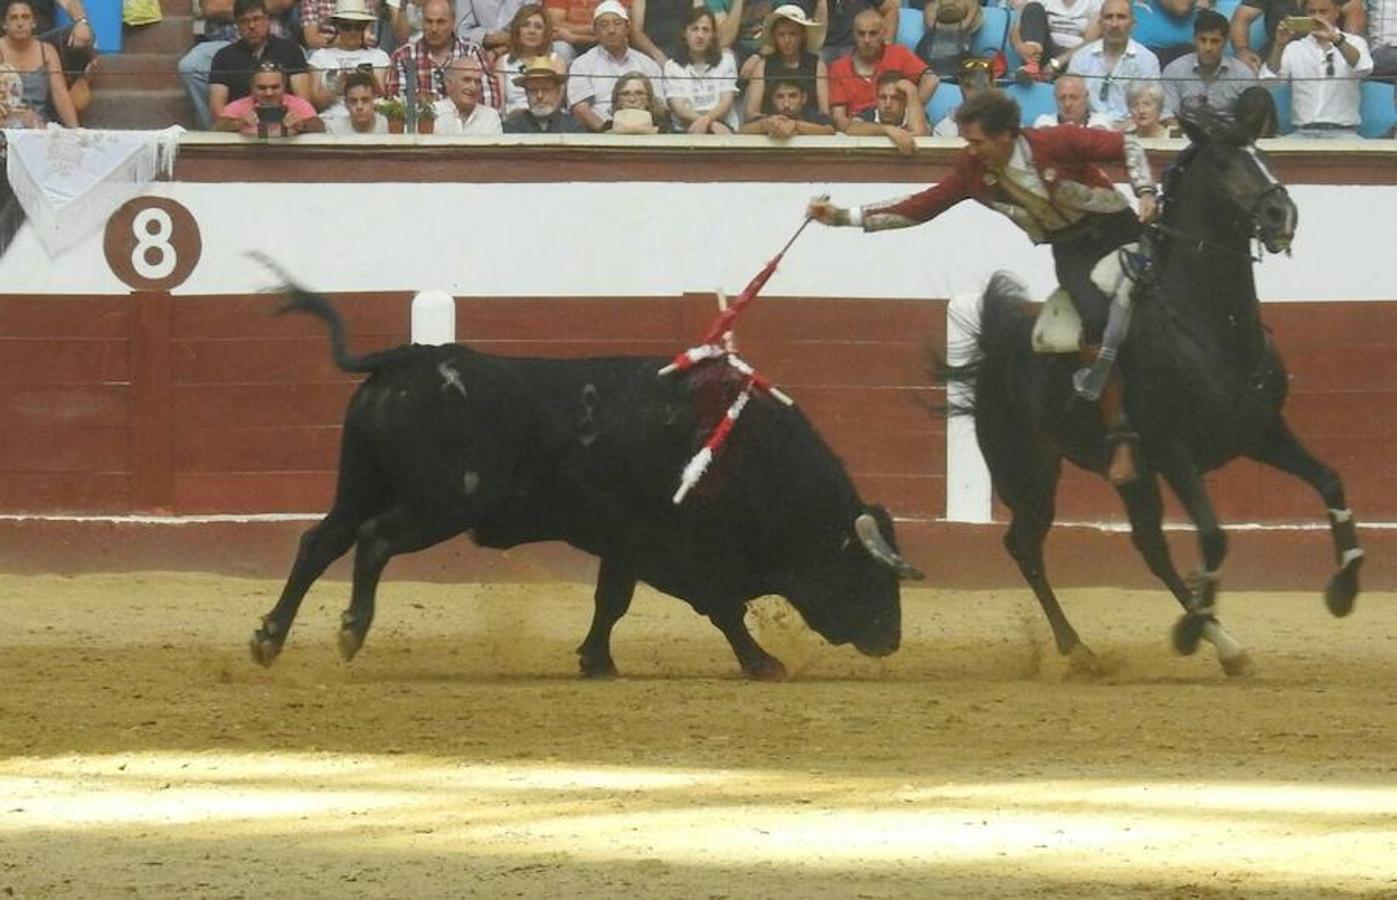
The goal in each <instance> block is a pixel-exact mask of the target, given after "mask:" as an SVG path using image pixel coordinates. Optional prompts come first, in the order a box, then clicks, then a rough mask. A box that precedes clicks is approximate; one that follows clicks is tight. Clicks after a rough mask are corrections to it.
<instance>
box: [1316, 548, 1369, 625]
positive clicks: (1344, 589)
mask: <svg viewBox="0 0 1397 900" xmlns="http://www.w3.org/2000/svg"><path fill="white" fill-rule="evenodd" d="M1362 565H1363V557H1361V556H1355V557H1354V558H1353V559H1350V560H1349V561H1348V562H1347V563H1345V564H1344V567H1343V568H1342V569H1340V570H1339V571H1337V572H1335V573H1334V577H1332V578H1330V579H1329V585H1328V586H1327V587H1326V588H1325V589H1324V605H1325V606H1327V607H1328V608H1329V612H1330V613H1331V614H1332V615H1334V616H1336V617H1338V618H1343V617H1344V616H1346V615H1348V614H1349V613H1351V612H1353V602H1354V600H1356V599H1357V598H1358V569H1359V567H1360V566H1362Z"/></svg>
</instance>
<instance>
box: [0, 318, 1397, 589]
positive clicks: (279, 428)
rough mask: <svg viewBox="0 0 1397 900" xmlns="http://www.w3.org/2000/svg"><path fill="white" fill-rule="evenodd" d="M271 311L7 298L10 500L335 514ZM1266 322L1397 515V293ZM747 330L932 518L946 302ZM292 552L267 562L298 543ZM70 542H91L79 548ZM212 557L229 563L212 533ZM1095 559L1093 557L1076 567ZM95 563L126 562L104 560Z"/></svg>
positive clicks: (322, 386) (1250, 482)
mask: <svg viewBox="0 0 1397 900" xmlns="http://www.w3.org/2000/svg"><path fill="white" fill-rule="evenodd" d="M336 300H337V302H338V303H339V305H340V308H341V309H342V311H343V312H344V314H345V316H346V319H347V321H348V323H349V333H350V337H351V342H352V345H353V346H354V347H355V348H356V349H357V350H361V351H362V350H369V349H374V348H379V347H384V346H389V345H392V344H395V343H398V342H400V341H402V340H405V339H406V336H407V328H408V302H409V297H408V295H407V294H359V295H345V296H340V297H337V298H336ZM275 303H276V298H274V297H269V296H266V295H253V296H232V297H227V296H220V297H191V296H181V297H175V298H171V297H169V296H168V295H158V294H136V295H132V296H130V297H111V296H92V297H53V296H51V297H41V298H35V297H15V296H0V379H3V382H4V383H5V384H6V385H7V386H8V390H7V391H6V392H5V394H4V398H3V400H0V433H2V434H4V435H5V436H6V437H5V439H4V440H3V441H0V513H9V514H40V515H53V514H78V515H92V514H117V515H120V514H128V513H162V514H174V515H190V514H205V513H268V512H297V513H316V512H318V511H321V510H323V509H325V508H327V507H328V505H329V502H330V498H331V494H332V490H333V482H334V475H335V471H334V470H335V464H336V453H337V446H338V438H339V434H338V427H339V422H340V418H341V415H342V412H343V408H344V404H345V402H346V400H347V398H348V396H349V394H350V392H351V391H352V390H353V387H354V381H353V380H352V379H349V378H346V377H344V376H343V375H342V374H341V373H339V372H338V371H337V370H336V369H335V368H334V367H333V365H332V364H331V363H330V360H329V354H328V342H327V341H326V338H325V335H324V333H323V330H322V329H321V328H320V326H319V324H318V323H316V322H315V321H313V320H309V319H306V318H296V317H293V318H285V319H281V318H274V317H271V316H270V311H271V309H272V308H273V307H274V305H275ZM713 312H714V305H713V299H712V298H711V297H709V296H702V295H689V296H685V297H674V298H651V299H604V298H603V299H595V298H592V299H551V298H550V299H488V298H478V299H469V300H462V301H460V303H459V305H458V315H457V321H458V335H459V336H460V338H461V339H462V340H465V341H469V342H470V343H471V344H472V345H474V346H476V347H477V348H479V349H482V350H486V351H489V352H497V353H504V354H542V355H556V356H576V355H584V354H596V353H653V354H660V355H669V354H672V353H674V352H675V351H677V350H679V349H682V348H683V347H685V346H687V345H688V344H689V343H690V342H691V341H692V340H694V339H695V337H696V336H697V335H699V334H700V333H701V332H702V331H703V330H704V328H705V327H706V326H707V324H708V323H709V321H710V320H711V317H712V314H713ZM1265 318H1266V321H1267V322H1268V324H1269V325H1270V326H1271V327H1272V328H1273V329H1274V332H1275V335H1276V339H1277V341H1278V343H1279V345H1280V346H1281V347H1282V348H1283V349H1284V352H1285V355H1286V359H1287V362H1288V364H1289V366H1290V369H1291V373H1292V399H1291V401H1290V406H1289V408H1288V415H1289V417H1290V420H1291V422H1292V425H1293V427H1294V429H1295V430H1296V432H1297V433H1298V434H1300V435H1301V436H1302V437H1303V439H1304V440H1305V441H1306V442H1307V444H1308V445H1309V446H1310V447H1311V449H1312V450H1313V451H1314V452H1315V453H1316V454H1318V455H1319V456H1321V457H1322V458H1324V459H1325V460H1327V461H1328V462H1330V463H1331V464H1332V465H1334V466H1336V467H1337V468H1338V469H1339V470H1340V471H1341V472H1342V474H1343V475H1344V477H1345V480H1346V483H1347V485H1348V489H1349V497H1350V501H1351V504H1352V506H1353V507H1354V508H1355V510H1356V511H1357V513H1358V515H1359V518H1360V521H1369V522H1375V521H1386V522H1393V521H1397V463H1395V462H1394V461H1393V454H1392V453H1391V452H1390V449H1389V448H1390V447H1392V446H1393V445H1394V440H1395V439H1397V414H1394V410H1397V403H1394V400H1397V354H1395V353H1394V349H1397V348H1394V343H1397V327H1394V325H1397V303H1339V302H1326V303H1296V304H1274V305H1268V306H1267V307H1266V309H1265ZM739 336H740V339H741V342H742V349H743V352H744V355H746V356H747V357H749V358H750V359H752V360H753V361H755V362H756V363H758V364H759V365H760V366H761V367H762V369H763V371H765V372H766V373H768V374H769V375H771V376H772V377H774V378H775V379H776V380H777V381H778V382H779V383H781V384H782V385H783V386H785V387H787V388H788V389H789V390H790V391H791V392H792V393H793V394H794V395H795V396H796V398H797V399H798V401H799V402H800V403H801V404H802V405H803V406H804V408H805V409H806V411H807V413H808V414H809V415H810V416H811V418H812V419H813V420H814V422H815V423H816V425H817V427H819V428H820V430H821V431H822V433H823V434H824V435H825V436H826V438H827V439H828V440H829V441H830V443H831V444H832V445H833V446H834V448H835V449H836V451H837V452H838V453H839V454H840V455H841V456H842V457H843V458H844V459H845V461H846V463H847V464H848V466H849V468H850V470H851V472H852V473H853V474H854V476H855V478H856V480H857V481H858V482H859V484H860V486H861V489H862V491H863V492H864V494H865V496H867V497H868V498H870V499H875V500H879V501H881V502H883V503H885V504H886V505H888V506H889V507H890V508H891V509H892V510H893V511H894V513H895V514H896V515H898V516H900V517H903V518H909V519H920V520H927V519H934V518H936V517H937V516H939V515H941V514H942V512H943V510H944V505H945V427H944V423H943V422H942V421H940V420H939V419H937V418H935V417H934V416H932V415H930V414H929V413H928V412H927V411H926V409H925V407H926V405H927V404H929V403H935V402H937V401H939V400H940V398H941V393H940V391H939V389H937V388H936V387H935V386H933V385H932V384H931V383H930V379H929V377H928V368H927V362H928V353H929V351H931V350H932V349H934V348H939V347H941V346H942V345H943V344H944V304H943V303H941V302H933V301H905V300H886V301H874V300H859V301H839V300H812V299H793V298H763V300H762V301H761V303H759V304H757V305H755V306H754V307H753V308H752V310H751V312H750V313H749V314H748V315H747V316H746V317H744V320H743V322H742V325H741V328H740V334H739ZM1213 486H1214V489H1215V498H1216V500H1217V504H1218V507H1219V510H1220V512H1221V514H1222V516H1223V518H1224V520H1225V521H1230V522H1242V521H1247V522H1318V521H1322V515H1323V510H1322V508H1321V506H1320V504H1319V501H1318V499H1317V498H1316V497H1314V496H1313V495H1312V494H1311V493H1310V491H1309V490H1308V488H1306V487H1305V486H1303V485H1301V484H1299V483H1298V482H1296V481H1294V480H1292V479H1289V478H1287V477H1285V476H1282V475H1279V474H1277V473H1273V472H1270V471H1267V470H1264V469H1262V468H1261V467H1259V466H1256V465H1253V464H1250V463H1245V462H1238V463H1234V464H1233V465H1231V466H1229V467H1228V468H1227V469H1226V470H1224V471H1223V472H1221V473H1218V474H1216V475H1214V476H1213ZM1059 511H1060V518H1062V519H1065V520H1077V521H1083V520H1089V521H1099V520H1114V521H1119V520H1120V513H1119V506H1118V503H1117V501H1116V498H1115V496H1114V494H1113V493H1112V492H1111V491H1110V490H1109V489H1108V488H1107V487H1106V486H1105V485H1104V484H1102V483H1101V482H1099V481H1098V480H1097V479H1094V478H1091V477H1088V476H1085V475H1083V474H1081V473H1079V472H1075V471H1068V472H1067V473H1066V475H1065V477H1064V482H1063V490H1062V492H1061V495H1060V501H1059ZM1174 517H1175V518H1176V519H1177V518H1178V517H1177V514H1175V516H1174ZM6 527H7V528H10V529H20V530H18V531H13V533H12V534H11V537H12V542H11V543H10V545H9V546H10V549H11V551H12V552H9V553H6V554H5V557H6V559H5V560H4V562H3V564H4V565H5V566H6V568H9V569H12V570H14V569H23V568H27V566H28V563H27V562H26V558H32V559H41V558H47V555H46V554H45V553H43V552H42V549H41V547H40V545H41V544H42V543H43V542H44V541H46V540H50V539H53V540H57V542H58V543H57V545H58V546H62V544H63V541H64V540H66V539H64V538H53V537H52V535H48V536H44V535H46V533H45V532H42V531H40V532H35V531H34V530H33V529H34V527H35V526H34V525H33V524H32V523H31V524H23V523H20V524H16V523H10V524H8V525H7V526H6ZM244 527H246V526H244ZM300 527H301V526H281V525H278V526H276V527H275V528H273V531H275V532H276V533H277V535H278V537H277V538H276V540H277V541H280V540H281V539H282V538H284V537H286V536H285V535H282V534H281V532H282V531H288V533H289V532H290V531H298V530H299V528H300ZM910 527H912V526H910V525H909V526H905V528H910ZM918 527H923V528H924V529H930V530H924V531H923V532H921V533H920V534H921V536H920V537H917V538H915V540H919V541H923V540H924V541H925V542H926V550H927V552H928V553H934V554H935V555H936V556H938V557H940V556H941V555H942V554H943V553H944V551H945V549H946V548H945V543H946V541H948V540H952V541H953V542H954V543H956V544H957V545H959V544H961V543H964V542H967V541H968V542H969V543H966V544H965V546H966V547H968V548H975V550H974V552H975V554H976V559H974V560H972V559H969V558H961V559H960V560H958V561H957V565H959V566H962V567H964V568H965V569H966V571H967V572H973V571H975V570H976V569H977V566H979V565H980V563H981V560H980V558H979V557H980V556H982V555H985V554H989V555H992V557H993V560H994V561H993V563H988V562H987V563H985V565H986V566H987V568H985V571H987V572H991V571H993V572H1001V570H1002V569H1003V568H1004V567H1003V565H1002V563H1001V562H1000V560H999V556H1000V552H999V550H998V546H997V540H998V539H997V537H993V534H995V533H997V531H998V529H992V530H990V531H982V530H975V529H959V530H958V529H949V530H945V527H944V526H937V527H935V528H933V527H932V526H929V525H928V526H918ZM25 529H27V530H25ZM254 530H255V529H254ZM264 531H265V529H264ZM21 532H22V533H21ZM96 533H98V534H100V533H102V532H101V531H100V529H99V531H98V532H96ZM173 533H174V532H168V533H167V535H168V534H173ZM1064 533H1066V532H1064ZM92 534H93V532H91V530H90V528H89V529H88V530H87V531H86V532H85V533H84V534H82V535H77V534H76V532H75V535H76V536H74V537H72V541H73V544H72V547H73V552H72V553H68V554H59V555H58V556H57V557H54V560H55V563H56V564H57V563H60V562H61V561H62V560H64V559H66V560H67V564H68V565H69V566H70V567H73V568H77V569H81V568H86V567H89V566H90V564H91V563H92V562H93V561H94V560H98V559H102V558H103V551H102V550H101V547H102V546H103V541H102V540H100V539H95V538H93V537H92ZM181 534H184V532H181ZM247 534H249V535H251V534H252V532H251V531H248V532H247ZM952 534H955V535H957V536H956V537H954V538H948V535H952ZM986 535H989V536H988V537H987V536H986ZM1091 535H1096V533H1095V532H1082V534H1081V535H1079V536H1076V537H1071V536H1069V537H1066V538H1063V539H1062V542H1063V543H1064V544H1066V545H1069V546H1078V545H1080V546H1082V547H1086V548H1090V547H1092V546H1094V545H1095V543H1096V542H1100V541H1104V542H1106V545H1108V546H1109V545H1111V543H1112V542H1120V541H1122V540H1123V539H1121V538H1119V536H1099V535H1097V536H1095V537H1093V536H1091ZM1374 537H1375V538H1380V537H1381V535H1380V534H1379V535H1375V536H1374ZM287 539H288V540H291V541H292V542H294V539H293V538H287ZM133 540H134V541H135V542H134V543H131V541H133ZM142 540H144V539H143V538H142V539H135V538H132V537H131V536H130V535H129V534H123V535H122V536H121V537H120V538H119V539H118V540H117V541H116V546H125V547H126V548H127V549H128V550H129V551H130V552H131V553H133V554H134V558H147V559H148V560H149V561H150V562H151V563H152V564H157V565H159V564H164V563H163V562H162V559H161V555H160V554H158V553H154V554H145V553H144V552H143V551H141V550H140V549H139V548H140V546H141V541H142ZM163 540H165V538H161V539H160V541H163ZM180 540H181V541H182V540H185V538H183V537H181V538H180ZM249 540H252V541H253V542H254V543H255V541H256V540H257V539H256V538H251V537H249ZM1056 540H1058V539H1056V538H1055V541H1056ZM1242 540H1244V541H1250V540H1252V539H1251V538H1242ZM1275 540H1281V539H1279V538H1277V539H1275ZM1295 540H1298V541H1300V543H1301V544H1303V545H1305V546H1309V547H1311V548H1312V549H1308V550H1306V551H1304V552H1305V555H1306V557H1307V561H1306V562H1305V563H1304V565H1303V566H1302V568H1304V569H1305V570H1306V571H1310V570H1311V569H1313V571H1315V572H1318V571H1321V570H1322V569H1323V561H1324V560H1326V559H1327V549H1324V548H1325V547H1326V544H1325V539H1324V538H1323V536H1322V535H1320V534H1317V533H1316V534H1306V535H1305V536H1304V537H1303V538H1296V537H1295V536H1294V534H1291V536H1290V537H1287V538H1284V541H1295ZM160 541H157V543H159V542H160ZM195 542H196V543H198V540H196V541H195ZM176 543H178V541H176ZM291 545H292V544H291V543H288V544H286V548H285V550H284V551H279V552H278V554H276V555H277V556H279V557H286V558H289V554H290V552H291V550H290V548H291ZM982 545H983V546H982ZM1127 546H1128V545H1127ZM1278 546H1279V545H1278ZM1287 546H1288V544H1287ZM21 548H29V549H27V550H21ZM80 548H81V549H82V550H83V552H85V553H88V554H95V556H91V555H90V556H89V557H87V558H85V559H80V558H78V557H77V556H74V555H73V553H75V552H77V550H78V549H80ZM986 548H987V549H986ZM207 549H208V550H209V552H211V553H213V556H214V557H216V556H217V555H218V551H217V548H216V547H214V546H213V545H210V546H209V547H208V548H207ZM981 550H983V554H982V553H981ZM543 552H544V553H545V557H544V558H546V554H547V551H543ZM1127 552H1128V550H1127ZM29 553H33V554H35V555H34V556H32V557H26V555H25V554H29ZM1185 558H1186V559H1187V558H1192V554H1191V553H1190V554H1189V555H1188V556H1187V557H1185ZM987 559H988V557H987ZM1090 559H1091V555H1090V553H1088V554H1087V557H1086V558H1085V559H1084V563H1085V565H1084V566H1083V572H1084V577H1089V575H1086V573H1089V571H1090V568H1091V566H1090ZM105 562H106V563H108V564H110V565H113V566H115V567H117V568H121V567H122V566H120V565H117V562H118V561H117V560H114V559H111V558H109V557H108V558H106V559H105ZM211 562H212V558H211ZM476 567H477V566H476V565H475V564H472V568H476ZM234 568H236V567H234ZM254 568H257V569H258V570H259V571H263V570H265V569H267V568H268V566H266V565H263V564H258V565H257V566H255V567H254ZM452 568H454V566H453V567H452ZM487 568H488V567H487ZM1268 568H1269V571H1271V572H1277V571H1287V569H1286V567H1285V566H1279V567H1277V566H1276V565H1275V561H1274V560H1273V561H1272V562H1271V563H1268V564H1266V565H1262V566H1258V570H1257V574H1258V576H1259V577H1263V579H1264V578H1265V577H1266V570H1267V569H1268ZM1122 571H1123V572H1124V571H1126V570H1122ZM1001 574H1003V573H1002V572H1001ZM1009 574H1010V575H1012V571H1010V572H1009ZM966 577H968V578H970V579H971V580H972V581H973V580H975V577H974V576H971V575H967V576H966ZM1117 577H1121V578H1124V577H1133V576H1127V575H1125V574H1121V575H1118V576H1117Z"/></svg>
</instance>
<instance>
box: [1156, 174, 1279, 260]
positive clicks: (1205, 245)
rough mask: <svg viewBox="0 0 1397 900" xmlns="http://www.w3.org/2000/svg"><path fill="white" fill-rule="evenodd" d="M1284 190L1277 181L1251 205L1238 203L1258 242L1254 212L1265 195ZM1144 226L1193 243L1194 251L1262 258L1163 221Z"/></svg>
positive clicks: (1248, 251)
mask: <svg viewBox="0 0 1397 900" xmlns="http://www.w3.org/2000/svg"><path fill="white" fill-rule="evenodd" d="M1284 190H1285V187H1284V186H1283V185H1281V184H1279V183H1277V184H1273V185H1271V186H1270V187H1268V188H1267V189H1266V190H1264V191H1262V192H1261V193H1260V194H1259V195H1258V196H1257V198H1256V200H1255V201H1253V202H1252V205H1251V206H1250V207H1248V208H1242V207H1241V206H1240V204H1238V208H1241V209H1242V211H1243V212H1244V213H1245V214H1246V217H1247V218H1248V219H1250V220H1251V226H1252V233H1251V237H1252V238H1254V239H1255V240H1256V242H1257V243H1258V244H1259V243H1260V242H1261V237H1260V235H1258V234H1257V232H1258V231H1259V230H1260V226H1259V225H1258V222H1257V219H1258V216H1257V214H1256V211H1257V209H1258V208H1260V206H1261V204H1263V203H1265V202H1266V198H1267V197H1270V196H1271V195H1272V194H1274V193H1275V192H1277V191H1284ZM1163 199H1164V201H1165V202H1166V203H1167V202H1168V198H1167V197H1166V198H1163ZM1161 215H1162V211H1161ZM1145 227H1146V228H1148V229H1150V230H1152V231H1154V232H1156V233H1158V234H1162V235H1164V236H1165V237H1170V238H1174V239H1175V240H1179V241H1183V242H1184V243H1186V244H1192V245H1193V250H1194V252H1195V253H1202V252H1204V251H1205V250H1207V251H1211V252H1213V253H1217V254H1220V255H1223V256H1241V257H1243V258H1245V259H1247V260H1249V261H1251V262H1254V263H1258V262H1261V259H1262V257H1261V254H1260V253H1259V252H1257V253H1253V252H1252V251H1251V250H1233V249H1231V248H1228V247H1219V246H1217V244H1216V243H1215V242H1213V241H1209V240H1207V239H1205V238H1201V237H1198V236H1197V235H1194V234H1189V233H1188V232H1187V231H1183V230H1182V229H1179V228H1175V227H1174V226H1172V225H1165V224H1164V223H1163V222H1152V223H1150V224H1149V225H1147V226H1145Z"/></svg>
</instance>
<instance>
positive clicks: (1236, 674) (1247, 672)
mask: <svg viewBox="0 0 1397 900" xmlns="http://www.w3.org/2000/svg"><path fill="white" fill-rule="evenodd" d="M1218 662H1219V663H1221V664H1222V671H1223V674H1225V675H1226V676H1227V677H1228V678H1248V677H1250V676H1251V674H1252V665H1251V657H1250V656H1249V655H1248V654H1247V651H1245V650H1243V651H1242V652H1241V653H1237V654H1234V655H1232V656H1229V657H1227V658H1226V659H1223V658H1222V657H1218Z"/></svg>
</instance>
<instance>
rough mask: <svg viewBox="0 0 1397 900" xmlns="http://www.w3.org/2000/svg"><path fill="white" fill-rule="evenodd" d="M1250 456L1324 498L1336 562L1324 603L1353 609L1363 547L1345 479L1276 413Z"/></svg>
mask: <svg viewBox="0 0 1397 900" xmlns="http://www.w3.org/2000/svg"><path fill="white" fill-rule="evenodd" d="M1251 456H1252V458H1253V459H1255V460H1257V461H1258V462H1264V463H1266V464H1267V465H1269V466H1273V467H1275V468H1277V469H1280V470H1281V471H1282V472H1286V473H1289V474H1291V475H1294V476H1295V477H1296V478H1299V479H1300V480H1301V481H1303V482H1305V483H1306V484H1308V485H1309V486H1310V487H1312V488H1314V489H1315V490H1316V491H1317V492H1318V493H1319V495H1320V496H1321V497H1323V498H1324V503H1325V505H1326V506H1327V507H1328V508H1329V530H1330V532H1331V533H1332V534H1333V536H1334V555H1335V557H1336V558H1337V560H1338V566H1339V568H1338V571H1336V572H1335V573H1334V575H1333V576H1332V577H1331V578H1330V579H1329V585H1328V587H1326V588H1325V591H1324V603H1325V605H1326V606H1328V607H1329V611H1330V612H1331V613H1333V614H1334V615H1336V616H1346V615H1348V614H1349V613H1351V612H1353V601H1354V599H1355V598H1357V596H1358V569H1359V567H1360V566H1362V565H1363V549H1362V548H1361V547H1359V546H1358V532H1357V528H1356V527H1355V523H1354V521H1353V511H1352V510H1350V509H1349V508H1348V502H1347V501H1346V500H1345V499H1344V483H1343V481H1341V480H1340V479H1339V473H1338V472H1335V471H1334V470H1333V469H1331V468H1329V467H1328V466H1327V465H1325V464H1324V463H1322V462H1320V461H1319V460H1318V459H1315V458H1314V457H1313V456H1311V455H1310V452H1309V451H1308V450H1306V449H1305V447H1304V445H1302V444H1301V443H1300V441H1299V440H1298V439H1297V438H1296V437H1295V435H1294V434H1293V433H1292V432H1291V430H1290V426H1289V425H1287V424H1286V422H1285V419H1283V418H1281V417H1279V416H1277V417H1276V419H1275V421H1274V422H1273V423H1272V424H1271V427H1270V428H1269V429H1268V430H1267V432H1266V435H1265V437H1264V439H1263V440H1262V442H1261V445H1260V446H1259V447H1258V448H1257V449H1256V450H1255V451H1254V452H1253V453H1252V454H1251Z"/></svg>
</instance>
